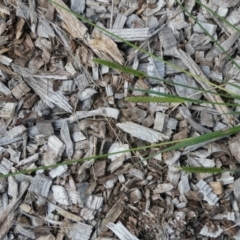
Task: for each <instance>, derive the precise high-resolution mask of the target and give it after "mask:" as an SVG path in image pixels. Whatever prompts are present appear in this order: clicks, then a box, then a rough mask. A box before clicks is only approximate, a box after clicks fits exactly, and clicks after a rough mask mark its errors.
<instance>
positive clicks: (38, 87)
mask: <svg viewBox="0 0 240 240" xmlns="http://www.w3.org/2000/svg"><path fill="white" fill-rule="evenodd" d="M27 82H28V84H29V85H30V87H31V88H33V89H34V91H35V92H36V93H37V94H38V95H39V97H40V98H41V99H42V100H43V101H44V102H45V103H46V104H47V105H48V106H49V107H50V108H53V107H54V104H56V105H57V106H58V107H60V108H62V109H64V110H65V111H67V112H72V107H71V106H70V104H69V103H68V99H67V98H66V97H65V96H64V95H63V94H62V93H61V92H55V91H54V90H53V88H52V86H51V84H49V83H48V81H47V80H46V79H35V78H28V79H27Z"/></svg>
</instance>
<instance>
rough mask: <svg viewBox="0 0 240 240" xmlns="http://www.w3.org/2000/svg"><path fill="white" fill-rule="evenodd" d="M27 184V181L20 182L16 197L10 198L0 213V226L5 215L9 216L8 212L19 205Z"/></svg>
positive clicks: (5, 217)
mask: <svg viewBox="0 0 240 240" xmlns="http://www.w3.org/2000/svg"><path fill="white" fill-rule="evenodd" d="M28 186H29V182H27V181H23V182H21V184H20V187H19V192H18V194H17V197H15V198H13V199H12V200H11V202H10V203H9V204H8V206H7V208H6V209H5V210H4V211H3V212H2V213H1V215H0V226H2V225H3V223H4V222H5V221H6V219H7V217H8V216H9V214H11V213H12V212H13V211H14V209H16V208H17V207H18V206H19V204H20V203H21V200H22V197H23V194H24V193H25V192H26V191H27V189H28Z"/></svg>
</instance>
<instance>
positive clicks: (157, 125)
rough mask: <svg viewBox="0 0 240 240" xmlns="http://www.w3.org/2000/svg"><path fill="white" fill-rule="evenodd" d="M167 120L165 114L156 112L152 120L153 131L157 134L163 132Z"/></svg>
mask: <svg viewBox="0 0 240 240" xmlns="http://www.w3.org/2000/svg"><path fill="white" fill-rule="evenodd" d="M167 120H168V116H167V115H166V114H164V113H161V112H157V113H156V117H155V120H154V126H153V129H155V130H157V131H159V132H163V131H164V130H165V127H166V122H167Z"/></svg>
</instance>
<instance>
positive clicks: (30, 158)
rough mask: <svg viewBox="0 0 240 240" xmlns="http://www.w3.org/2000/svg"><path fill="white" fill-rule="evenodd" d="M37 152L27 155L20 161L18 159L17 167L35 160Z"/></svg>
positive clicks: (37, 155)
mask: <svg viewBox="0 0 240 240" xmlns="http://www.w3.org/2000/svg"><path fill="white" fill-rule="evenodd" d="M38 157H39V154H38V153H35V154H33V155H31V156H29V157H28V158H25V159H22V160H21V161H19V163H18V164H17V167H19V166H22V165H25V164H29V163H33V162H36V161H37V160H38V159H39V158H38Z"/></svg>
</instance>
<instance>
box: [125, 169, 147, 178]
mask: <svg viewBox="0 0 240 240" xmlns="http://www.w3.org/2000/svg"><path fill="white" fill-rule="evenodd" d="M128 173H129V174H130V175H131V176H134V177H136V178H138V179H140V180H143V179H144V173H143V172H141V171H140V170H138V169H136V168H131V169H130V170H129V171H128Z"/></svg>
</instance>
